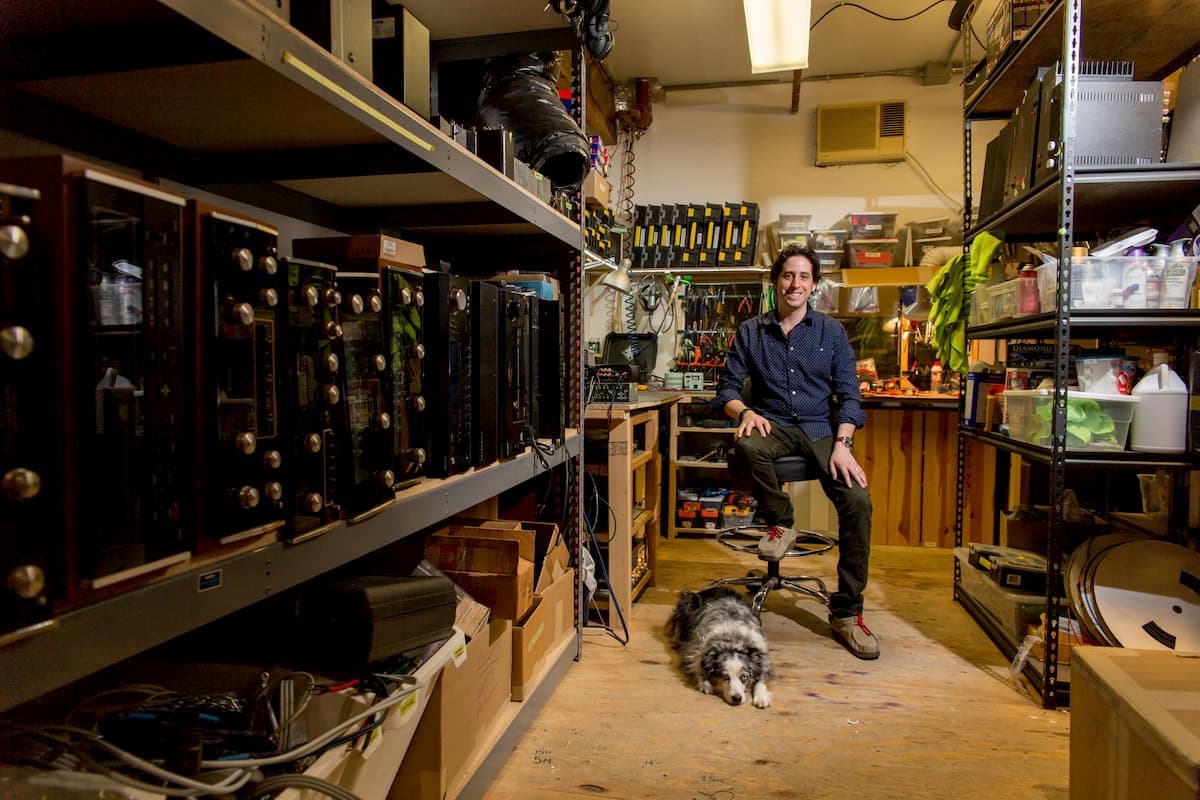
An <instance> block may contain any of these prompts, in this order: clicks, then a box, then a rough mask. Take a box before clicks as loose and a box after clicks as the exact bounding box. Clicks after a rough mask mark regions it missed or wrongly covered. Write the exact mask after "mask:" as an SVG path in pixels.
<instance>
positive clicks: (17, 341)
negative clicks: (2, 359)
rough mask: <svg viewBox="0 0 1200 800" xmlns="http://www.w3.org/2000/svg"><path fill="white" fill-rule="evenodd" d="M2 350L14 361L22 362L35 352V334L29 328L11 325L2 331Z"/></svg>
mask: <svg viewBox="0 0 1200 800" xmlns="http://www.w3.org/2000/svg"><path fill="white" fill-rule="evenodd" d="M0 350H3V351H4V355H6V356H8V357H9V358H11V359H12V360H13V361H20V360H21V359H22V358H25V357H26V356H27V355H29V354H30V353H32V352H33V334H32V333H30V332H29V329H28V328H24V327H22V326H20V325H10V326H9V327H7V328H5V329H4V330H2V331H0Z"/></svg>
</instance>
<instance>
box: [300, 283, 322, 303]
mask: <svg viewBox="0 0 1200 800" xmlns="http://www.w3.org/2000/svg"><path fill="white" fill-rule="evenodd" d="M319 302H321V295H320V293H319V292H318V291H317V287H315V286H305V287H304V304H305V305H306V306H315V305H316V304H317V303H319Z"/></svg>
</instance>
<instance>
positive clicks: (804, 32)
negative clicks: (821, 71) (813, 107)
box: [742, 0, 812, 74]
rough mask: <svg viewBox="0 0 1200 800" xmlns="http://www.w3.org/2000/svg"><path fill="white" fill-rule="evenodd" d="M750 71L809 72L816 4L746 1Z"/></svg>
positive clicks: (799, 0) (800, 0)
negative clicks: (809, 28) (809, 42)
mask: <svg viewBox="0 0 1200 800" xmlns="http://www.w3.org/2000/svg"><path fill="white" fill-rule="evenodd" d="M742 6H743V8H745V11H746V38H747V39H748V40H749V41H750V71H751V72H753V73H755V74H758V73H760V72H782V71H784V70H793V69H807V68H808V26H809V21H810V20H811V18H812V0H742Z"/></svg>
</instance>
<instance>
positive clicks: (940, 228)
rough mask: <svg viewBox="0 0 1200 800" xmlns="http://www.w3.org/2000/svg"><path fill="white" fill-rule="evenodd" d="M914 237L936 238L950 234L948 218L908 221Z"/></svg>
mask: <svg viewBox="0 0 1200 800" xmlns="http://www.w3.org/2000/svg"><path fill="white" fill-rule="evenodd" d="M908 227H909V228H911V229H912V237H913V238H914V239H936V238H941V237H945V236H949V235H950V218H949V217H938V218H937V219H918V220H913V221H912V222H910V223H908Z"/></svg>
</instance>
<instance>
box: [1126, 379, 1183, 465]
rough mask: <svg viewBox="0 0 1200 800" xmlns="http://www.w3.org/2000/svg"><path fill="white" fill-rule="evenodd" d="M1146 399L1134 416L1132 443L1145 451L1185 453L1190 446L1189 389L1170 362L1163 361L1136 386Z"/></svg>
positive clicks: (1132, 448)
mask: <svg viewBox="0 0 1200 800" xmlns="http://www.w3.org/2000/svg"><path fill="white" fill-rule="evenodd" d="M1133 394H1134V395H1136V396H1138V397H1140V398H1141V400H1142V402H1141V404H1140V405H1139V407H1138V409H1137V413H1136V414H1135V415H1134V417H1133V428H1132V429H1131V430H1130V442H1129V447H1130V449H1131V450H1138V451H1140V452H1143V453H1182V452H1183V451H1184V449H1185V448H1186V446H1187V419H1188V390H1187V386H1186V385H1185V384H1184V382H1183V378H1180V377H1179V376H1178V375H1176V374H1175V373H1174V372H1172V371H1171V368H1170V366H1169V365H1168V364H1165V363H1163V364H1159V365H1158V366H1156V367H1154V368H1153V369H1151V370H1150V371H1149V372H1147V373H1146V377H1144V378H1142V379H1141V380H1140V381H1138V382H1137V385H1136V386H1134V387H1133Z"/></svg>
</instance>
